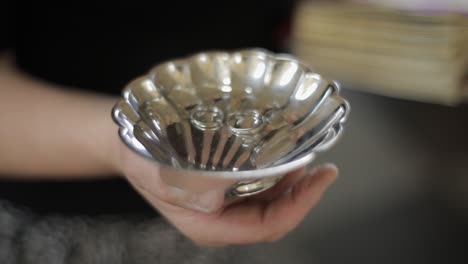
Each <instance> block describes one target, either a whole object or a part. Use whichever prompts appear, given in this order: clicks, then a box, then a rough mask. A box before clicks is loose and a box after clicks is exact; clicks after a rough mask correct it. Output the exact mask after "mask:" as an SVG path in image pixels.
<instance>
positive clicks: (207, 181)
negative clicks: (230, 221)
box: [113, 49, 349, 208]
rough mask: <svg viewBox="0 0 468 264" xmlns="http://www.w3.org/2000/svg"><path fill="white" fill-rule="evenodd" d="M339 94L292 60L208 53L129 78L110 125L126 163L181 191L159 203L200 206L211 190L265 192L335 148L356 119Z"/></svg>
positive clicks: (256, 53) (222, 194) (260, 53)
mask: <svg viewBox="0 0 468 264" xmlns="http://www.w3.org/2000/svg"><path fill="white" fill-rule="evenodd" d="M338 92H339V87H338V84H337V83H336V82H334V81H327V80H325V79H324V78H322V77H321V76H320V75H319V74H318V73H314V72H313V70H311V69H310V68H309V67H307V66H306V65H304V64H303V63H301V62H299V61H298V60H297V59H296V58H294V57H293V56H290V55H286V54H273V53H271V52H269V51H265V50H261V49H249V50H241V51H235V52H221V51H219V52H218V51H212V52H203V53H199V54H195V55H192V56H188V57H185V58H181V59H175V60H171V61H168V62H165V63H162V64H159V65H157V66H156V67H154V68H153V69H151V70H150V71H149V72H148V73H147V74H146V75H144V76H142V77H139V78H137V79H136V80H134V81H132V82H131V83H130V84H128V86H127V87H126V88H125V89H124V90H123V98H122V99H121V100H120V101H119V102H118V103H117V104H116V105H115V107H114V109H113V118H114V120H115V122H116V123H117V124H118V125H119V126H120V129H119V135H120V137H121V139H122V141H123V143H125V145H123V146H122V153H123V155H122V157H123V159H127V160H138V159H140V158H141V157H146V158H147V159H149V160H150V161H151V164H153V165H154V169H155V171H158V173H157V174H155V177H161V179H162V183H163V184H166V185H167V189H171V188H175V189H174V191H175V190H176V191H177V192H179V194H180V192H183V193H184V195H183V198H181V197H180V195H179V196H178V197H175V196H171V195H170V193H171V191H168V192H165V193H169V195H167V197H160V198H161V199H164V200H166V201H167V202H169V203H173V204H177V205H179V206H184V207H189V208H193V207H195V206H194V205H193V204H191V203H194V202H193V201H196V200H198V199H199V198H200V196H202V195H203V194H204V193H211V194H213V193H218V194H219V195H214V196H213V197H218V198H217V199H218V200H219V199H225V198H226V197H235V196H247V195H252V194H255V193H258V192H261V191H263V190H266V189H268V188H269V187H271V186H273V185H274V184H275V183H276V182H277V181H278V180H279V179H280V178H281V177H282V176H283V175H284V174H285V173H287V172H290V171H292V170H294V169H297V168H299V167H302V166H304V165H306V164H308V163H310V162H311V161H312V160H313V159H314V157H315V153H316V152H319V151H324V150H326V149H328V148H330V147H331V146H332V145H333V144H334V143H335V142H336V140H337V139H338V138H339V136H340V135H341V133H342V131H343V124H344V122H345V120H346V116H347V114H348V112H349V106H348V103H347V102H346V101H345V100H344V99H343V98H342V97H340V96H339V95H338ZM129 150H132V151H129ZM137 156H138V157H137ZM224 202H225V201H213V203H216V204H217V205H220V206H222V204H224Z"/></svg>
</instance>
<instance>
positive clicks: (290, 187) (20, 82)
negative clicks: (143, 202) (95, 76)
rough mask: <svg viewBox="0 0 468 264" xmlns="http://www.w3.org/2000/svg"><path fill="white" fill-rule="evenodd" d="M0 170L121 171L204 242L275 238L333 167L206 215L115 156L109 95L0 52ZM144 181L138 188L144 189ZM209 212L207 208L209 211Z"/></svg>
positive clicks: (306, 206) (60, 175) (18, 173)
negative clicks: (56, 80) (61, 82)
mask: <svg viewBox="0 0 468 264" xmlns="http://www.w3.org/2000/svg"><path fill="white" fill-rule="evenodd" d="M0 92H1V94H2V96H1V97H0V120H1V122H2V126H1V128H0V174H3V175H11V177H15V178H19V179H31V178H35V179H43V178H53V179H61V180H63V179H70V178H90V177H97V176H102V175H107V174H111V173H118V174H122V175H125V176H126V178H127V179H128V180H129V182H130V183H131V184H132V185H133V187H134V188H135V189H136V190H137V191H138V192H140V194H142V195H143V196H144V197H145V198H146V199H147V200H148V202H149V203H151V204H152V205H153V206H154V207H155V208H156V209H157V210H159V211H160V212H161V213H162V214H163V215H164V216H165V217H166V218H167V219H168V220H169V221H170V222H171V223H172V224H174V225H175V226H176V227H177V228H178V229H179V230H180V231H181V232H182V233H184V234H185V235H187V236H188V237H189V238H191V239H192V240H193V241H194V242H196V243H199V244H203V245H216V246H219V245H229V244H247V243H256V242H264V241H275V240H278V239H280V238H281V237H283V236H284V235H286V234H287V233H288V232H290V231H291V230H292V229H294V228H295V227H296V226H297V225H298V224H299V223H300V222H301V221H302V219H303V218H304V216H305V215H306V214H307V213H308V211H309V210H310V209H311V208H313V207H314V206H316V204H317V203H318V201H319V200H320V198H321V196H322V195H323V193H324V192H325V190H326V189H327V188H328V186H329V185H330V184H331V183H332V182H333V181H334V180H335V178H336V176H337V173H338V172H337V169H336V168H335V167H333V166H324V167H320V168H318V169H316V170H313V171H310V172H309V171H306V170H305V169H302V170H299V171H296V172H294V173H291V174H289V175H287V176H286V177H285V178H284V180H283V181H282V182H281V183H280V184H279V185H277V186H275V187H274V188H273V189H272V190H269V191H267V192H266V193H263V194H261V195H258V196H255V197H252V198H251V199H248V200H245V201H242V202H240V203H237V204H235V205H231V206H228V207H226V208H215V209H216V210H214V212H212V213H204V212H199V211H196V210H190V209H185V208H180V207H176V206H174V205H172V204H171V203H170V201H169V200H168V199H167V197H165V195H164V193H162V192H160V191H159V190H160V186H159V185H158V184H163V183H158V184H155V183H157V181H155V179H157V178H158V175H155V174H157V172H155V171H149V169H146V168H149V167H151V166H149V167H147V166H144V165H145V163H148V162H149V161H148V160H145V159H139V160H135V162H132V163H126V165H125V166H123V165H122V163H121V162H120V157H119V147H120V143H119V139H118V136H117V127H116V126H115V125H114V124H113V123H112V120H111V118H110V111H111V108H112V105H113V104H114V102H115V101H116V100H115V99H114V98H112V97H108V96H103V95H98V94H87V93H83V92H78V91H71V90H68V89H61V87H59V86H56V85H53V84H50V83H46V82H43V81H39V80H36V79H34V78H32V77H29V76H27V75H25V74H23V73H20V72H19V71H17V70H16V69H15V68H14V64H13V63H11V61H8V60H7V59H6V58H5V57H3V58H2V64H1V69H0ZM143 187H144V188H143ZM210 211H212V210H210Z"/></svg>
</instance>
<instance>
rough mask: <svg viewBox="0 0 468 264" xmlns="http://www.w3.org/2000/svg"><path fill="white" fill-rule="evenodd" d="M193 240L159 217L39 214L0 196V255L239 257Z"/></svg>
mask: <svg viewBox="0 0 468 264" xmlns="http://www.w3.org/2000/svg"><path fill="white" fill-rule="evenodd" d="M234 255H237V253H236V252H234V251H233V249H207V248H200V247H197V246H195V245H194V244H193V243H192V242H191V241H189V240H188V239H186V238H184V237H183V236H182V235H181V234H179V233H178V231H176V230H175V229H174V228H173V227H172V226H171V225H169V224H168V223H167V222H165V221H164V220H163V219H161V218H157V219H146V220H143V219H122V218H121V217H120V218H117V217H106V218H100V219H96V218H93V219H90V218H78V217H73V218H65V217H38V216H34V215H33V214H30V213H27V212H26V211H25V210H20V209H18V208H15V207H13V206H12V205H11V204H10V203H7V202H4V201H0V259H1V260H2V264H15V263H24V264H29V263H31V264H32V263H34V264H42V263H44V264H45V263H47V264H48V263H58V264H62V263H63V264H65V263H67V264H68V263H71V264H74V263H135V264H139V263H142V264H143V263H145V264H146V263H193V264H198V263H200V264H209V263H238V262H236V261H238V260H239V256H237V257H234Z"/></svg>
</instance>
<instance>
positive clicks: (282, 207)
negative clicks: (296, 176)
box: [263, 164, 338, 241]
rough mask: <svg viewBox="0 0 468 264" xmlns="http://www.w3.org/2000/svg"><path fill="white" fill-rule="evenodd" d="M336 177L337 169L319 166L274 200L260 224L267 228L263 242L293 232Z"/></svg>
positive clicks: (332, 166)
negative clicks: (267, 234) (265, 239)
mask: <svg viewBox="0 0 468 264" xmlns="http://www.w3.org/2000/svg"><path fill="white" fill-rule="evenodd" d="M337 176H338V169H337V168H336V167H335V166H334V165H331V164H328V165H323V166H320V167H318V168H316V169H315V170H313V171H312V172H310V173H309V174H308V175H307V176H306V177H304V178H303V179H301V180H300V181H299V182H298V183H296V185H294V187H293V188H292V190H291V191H290V192H288V193H285V194H284V195H283V196H281V197H279V198H277V199H276V200H274V201H273V202H272V203H271V204H269V206H268V207H266V208H265V212H264V214H263V223H264V226H265V227H268V226H269V229H270V230H272V231H270V232H269V231H268V230H267V231H265V232H267V233H268V232H269V233H270V234H269V237H268V236H267V240H270V241H271V240H277V239H279V238H281V237H282V236H284V235H285V234H287V233H288V232H289V231H291V230H292V229H294V228H295V227H296V226H297V225H298V224H299V223H300V222H301V221H302V220H303V219H304V217H305V215H306V214H307V212H308V211H309V210H310V209H311V208H313V207H315V206H316V205H317V203H318V202H319V200H320V198H321V197H322V195H323V193H324V192H325V191H326V190H327V188H328V187H329V186H330V185H331V184H332V183H333V182H334V181H335V179H336V177H337Z"/></svg>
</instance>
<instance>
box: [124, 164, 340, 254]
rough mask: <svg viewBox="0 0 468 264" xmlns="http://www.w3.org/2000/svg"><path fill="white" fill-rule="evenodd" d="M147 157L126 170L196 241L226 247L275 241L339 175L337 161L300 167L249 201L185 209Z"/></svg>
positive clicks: (141, 189)
mask: <svg viewBox="0 0 468 264" xmlns="http://www.w3.org/2000/svg"><path fill="white" fill-rule="evenodd" d="M148 162H149V161H147V160H144V159H141V158H140V159H138V160H132V161H131V162H126V163H124V164H123V165H122V170H123V172H124V174H125V175H126V177H127V179H128V180H129V181H130V183H131V184H132V185H133V186H134V187H135V189H136V190H137V191H138V192H140V193H141V194H142V195H143V197H145V199H147V200H148V201H149V202H150V203H151V204H152V205H153V206H154V207H155V208H157V209H158V210H159V211H160V212H161V213H162V214H163V215H164V216H165V217H166V218H167V219H168V220H169V221H170V222H171V223H172V224H173V225H174V226H176V227H177V228H178V229H179V230H180V231H181V232H182V233H183V234H185V235H186V236H188V237H189V238H190V239H192V240H193V241H194V242H195V243H197V244H199V245H204V246H224V245H233V244H249V243H257V242H269V241H276V240H279V239H281V238H282V237H283V236H284V235H286V234H287V233H288V232H289V231H291V230H293V229H294V228H295V227H296V226H297V225H298V224H299V223H300V222H301V221H302V220H303V218H304V217H305V215H306V214H307V213H308V211H309V210H310V209H311V208H313V207H314V206H315V205H316V204H317V203H318V202H319V200H320V198H321V196H322V195H323V193H324V192H325V191H326V189H327V188H328V186H329V185H330V184H331V183H333V182H334V181H335V179H336V177H337V175H338V171H337V169H336V167H335V166H334V165H330V164H328V165H323V166H320V167H317V168H315V169H313V170H312V171H307V170H306V169H305V168H301V169H299V170H296V171H294V172H292V173H289V174H288V175H285V177H284V178H283V179H282V180H281V181H280V182H279V183H278V184H277V185H275V186H274V187H273V188H271V189H270V190H267V191H265V192H263V193H260V194H258V195H254V196H251V197H249V198H247V199H245V200H242V201H239V202H237V203H235V204H231V205H229V206H227V207H224V208H220V210H217V211H216V212H214V213H205V212H200V211H196V210H192V209H186V208H182V207H179V206H176V205H173V204H171V203H168V202H167V200H168V199H165V198H166V197H167V196H166V193H164V188H161V185H164V182H162V181H161V179H160V177H159V175H157V173H158V172H155V170H154V169H153V170H150V168H152V166H154V164H152V165H151V166H148Z"/></svg>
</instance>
